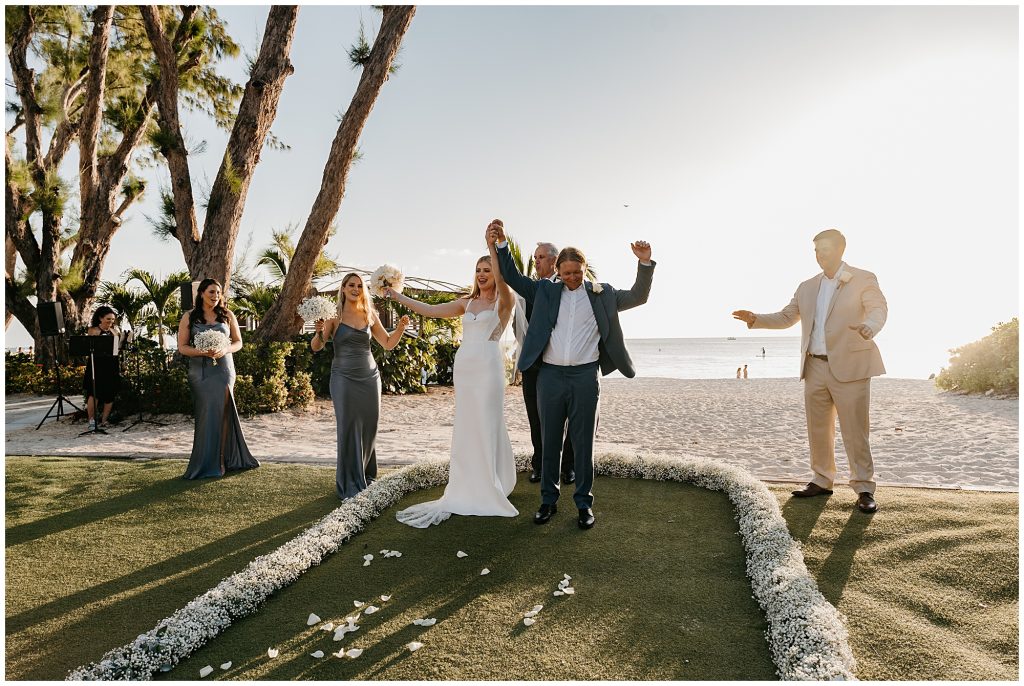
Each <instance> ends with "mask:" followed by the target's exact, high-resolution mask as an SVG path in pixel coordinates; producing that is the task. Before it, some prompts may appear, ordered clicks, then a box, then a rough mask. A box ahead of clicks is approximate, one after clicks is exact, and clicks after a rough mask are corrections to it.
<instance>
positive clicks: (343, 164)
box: [255, 6, 416, 341]
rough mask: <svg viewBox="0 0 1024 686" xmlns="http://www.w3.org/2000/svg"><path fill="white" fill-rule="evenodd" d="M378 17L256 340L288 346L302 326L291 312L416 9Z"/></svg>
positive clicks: (399, 9) (394, 9)
mask: <svg viewBox="0 0 1024 686" xmlns="http://www.w3.org/2000/svg"><path fill="white" fill-rule="evenodd" d="M382 11H383V14H384V16H383V19H382V21H381V26H380V32H379V33H378V35H377V39H376V40H375V41H374V43H373V49H372V50H371V51H370V55H369V58H368V59H367V61H366V63H365V64H364V65H363V74H362V77H361V78H360V79H359V85H358V86H357V87H356V92H355V94H354V95H353V96H352V102H351V103H350V104H349V107H348V110H347V111H346V112H345V116H344V117H343V118H342V120H341V124H340V125H339V126H338V133H337V134H336V135H335V137H334V142H333V143H332V144H331V154H330V156H329V157H328V159H327V164H326V165H325V167H324V174H323V180H322V182H321V184H320V192H319V194H317V197H316V200H315V201H314V202H313V207H312V209H311V210H310V213H309V218H308V219H307V220H306V225H305V227H304V228H303V230H302V235H301V236H300V237H299V242H298V244H297V245H296V248H295V255H294V256H293V257H292V260H291V263H290V264H289V265H288V274H287V276H286V277H285V280H284V285H283V287H282V289H281V295H280V297H279V298H278V299H277V302H275V303H274V304H273V305H272V306H271V308H270V311H269V312H268V313H267V316H266V317H265V318H264V319H263V321H262V322H261V324H260V328H258V329H257V330H256V333H255V335H256V338H257V339H260V340H270V341H284V340H289V339H290V338H291V337H292V336H294V335H295V334H296V333H297V332H298V331H299V330H300V328H301V326H302V321H301V319H300V318H299V316H298V314H297V313H296V308H297V307H298V305H299V302H300V301H301V299H302V297H303V296H304V295H305V293H306V292H307V289H308V288H309V287H310V285H311V282H312V278H313V267H314V265H315V264H316V259H317V256H318V255H319V254H320V251H321V250H323V247H324V244H325V243H326V242H327V240H328V238H329V234H330V228H331V222H332V221H333V220H334V218H335V216H337V214H338V210H339V208H340V207H341V201H342V198H343V197H344V195H345V184H346V182H347V180H348V172H349V169H350V168H351V166H352V157H353V153H354V152H355V150H356V145H357V144H358V142H359V135H360V134H361V133H362V131H363V127H364V126H365V125H366V120H367V119H368V118H369V116H370V111H371V110H372V109H373V105H374V103H375V102H376V100H377V96H378V95H379V94H380V91H381V88H383V86H384V82H385V81H387V79H388V74H389V73H390V71H391V65H392V64H393V63H394V60H395V57H396V55H397V54H398V49H399V47H400V46H401V44H402V37H403V36H404V35H405V32H406V31H407V30H408V29H409V24H410V23H411V22H412V18H413V15H414V14H415V13H416V8H415V7H414V6H402V7H396V6H385V7H384V8H383V10H382Z"/></svg>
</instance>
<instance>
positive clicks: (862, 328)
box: [850, 324, 875, 341]
mask: <svg viewBox="0 0 1024 686" xmlns="http://www.w3.org/2000/svg"><path fill="white" fill-rule="evenodd" d="M850 328H851V329H853V330H854V331H856V332H857V333H859V334H860V337H861V338H863V339H864V340H865V341H869V340H871V338H872V337H873V336H874V335H875V332H874V331H872V330H871V327H870V326H868V325H867V324H850Z"/></svg>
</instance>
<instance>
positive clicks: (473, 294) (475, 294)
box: [465, 255, 494, 300]
mask: <svg viewBox="0 0 1024 686" xmlns="http://www.w3.org/2000/svg"><path fill="white" fill-rule="evenodd" d="M481 262H486V263H487V264H488V265H490V267H491V271H494V265H492V264H491V256H490V255H484V256H483V257H481V258H480V259H479V260H477V261H476V264H474V265H473V290H471V291H470V292H469V295H467V296H465V297H467V298H469V299H470V300H476V299H477V298H479V297H480V282H479V281H477V280H476V268H477V267H479V266H480V263H481Z"/></svg>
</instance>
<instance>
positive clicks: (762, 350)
mask: <svg viewBox="0 0 1024 686" xmlns="http://www.w3.org/2000/svg"><path fill="white" fill-rule="evenodd" d="M766 354H767V353H765V351H764V348H761V357H764V356H765V355H766Z"/></svg>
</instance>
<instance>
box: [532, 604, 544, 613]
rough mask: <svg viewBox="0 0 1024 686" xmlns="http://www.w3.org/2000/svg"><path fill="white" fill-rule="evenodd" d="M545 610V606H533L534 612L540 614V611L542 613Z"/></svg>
mask: <svg viewBox="0 0 1024 686" xmlns="http://www.w3.org/2000/svg"><path fill="white" fill-rule="evenodd" d="M543 609H544V606H543V605H534V606H533V611H534V612H540V611H541V610H543Z"/></svg>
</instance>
